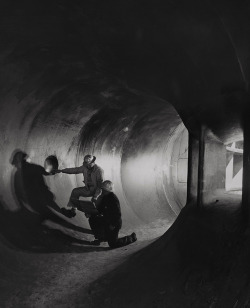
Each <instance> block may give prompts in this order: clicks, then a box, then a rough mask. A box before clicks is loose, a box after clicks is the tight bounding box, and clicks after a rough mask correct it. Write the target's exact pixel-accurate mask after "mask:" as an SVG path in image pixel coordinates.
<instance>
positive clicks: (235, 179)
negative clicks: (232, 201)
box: [225, 140, 243, 195]
mask: <svg viewBox="0 0 250 308" xmlns="http://www.w3.org/2000/svg"><path fill="white" fill-rule="evenodd" d="M226 150H227V153H226V156H227V157H226V159H227V163H226V181H225V188H226V191H228V192H230V193H234V194H240V195H241V194H242V176H243V140H240V141H236V142H232V143H230V144H228V145H227V146H226Z"/></svg>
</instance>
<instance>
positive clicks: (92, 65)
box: [0, 0, 250, 142]
mask: <svg viewBox="0 0 250 308" xmlns="http://www.w3.org/2000/svg"><path fill="white" fill-rule="evenodd" d="M0 9H1V10H0V11H1V27H0V33H1V46H0V48H1V51H0V54H1V63H2V67H3V71H4V76H5V77H4V80H1V84H2V91H5V92H7V91H9V89H10V88H11V87H12V86H13V87H17V88H18V89H19V90H18V91H17V93H16V96H17V97H18V99H20V100H21V99H22V98H24V97H25V96H27V95H28V93H29V92H30V91H32V90H33V89H35V84H37V83H39V84H40V90H39V91H37V92H36V96H38V97H39V96H43V97H46V91H47V92H50V91H55V90H56V89H59V88H64V87H67V86H68V85H72V84H74V85H75V87H84V88H85V89H86V90H87V91H89V92H90V93H93V92H101V91H105V90H106V89H107V88H108V87H109V88H110V87H111V86H112V88H113V89H120V88H122V87H129V88H133V89H138V90H141V91H144V92H146V93H149V94H150V95H152V94H153V95H155V96H158V97H161V98H163V99H165V100H167V101H169V102H171V103H172V104H173V105H174V106H175V108H176V109H177V111H178V112H179V113H180V115H181V117H182V119H183V121H184V123H185V124H186V126H187V127H188V128H189V129H191V130H193V131H194V132H195V130H196V123H197V122H198V121H200V122H203V123H206V124H207V125H208V126H209V127H210V128H211V129H212V131H213V132H214V133H215V134H217V136H218V137H219V138H221V140H222V141H224V142H229V141H230V138H231V137H232V136H233V135H234V134H235V133H239V136H240V135H241V129H240V121H239V117H240V112H241V108H239V107H240V106H243V105H244V103H242V102H244V101H245V100H246V99H245V97H246V94H245V93H246V92H247V88H248V82H249V73H250V72H249V61H250V58H249V54H250V53H249V51H250V41H249V39H248V38H249V37H250V25H249V24H250V18H249V12H250V3H249V2H248V1H223V0H217V1H205V0H204V1H201V0H199V1H198V0H191V1H186V0H180V1H174V0H168V1H166V0H164V1H163V0H157V1H155V0H154V1H135V0H131V1H128V0H126V1H125V0H124V1H76V0H73V1H66V0H60V1H59V0H55V1H49V2H46V1H39V2H38V1H2V2H1V7H0ZM8 75H9V76H10V78H9V80H7V79H8V78H7V79H6V76H8ZM13 75H15V76H16V78H14V79H13ZM1 79H2V78H1ZM45 89H46V90H45ZM117 91H118V94H117V95H119V90H117ZM121 95H122V94H121Z"/></svg>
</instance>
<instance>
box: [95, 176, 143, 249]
mask: <svg viewBox="0 0 250 308" xmlns="http://www.w3.org/2000/svg"><path fill="white" fill-rule="evenodd" d="M113 189H114V184H113V183H112V182H111V181H104V182H103V183H102V194H101V195H100V197H99V198H93V199H92V200H93V202H94V203H95V206H96V208H97V210H98V212H99V215H92V216H91V217H90V219H89V223H90V227H91V228H92V230H93V233H94V235H95V238H96V239H95V241H93V242H92V243H93V244H95V245H99V244H100V242H101V241H107V242H108V244H109V246H110V248H118V247H122V246H125V245H129V244H131V243H133V242H135V241H136V240H137V238H136V234H135V233H134V232H133V233H132V234H131V235H128V236H124V237H122V238H118V234H119V231H120V229H121V227H122V218H121V208H120V202H119V200H118V198H117V196H116V195H115V194H114V192H113Z"/></svg>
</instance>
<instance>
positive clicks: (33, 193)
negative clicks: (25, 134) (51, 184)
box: [11, 150, 60, 217]
mask: <svg viewBox="0 0 250 308" xmlns="http://www.w3.org/2000/svg"><path fill="white" fill-rule="evenodd" d="M27 160H28V155H27V154H26V153H24V152H22V151H20V150H17V151H15V152H14V153H13V155H12V158H11V164H12V165H13V166H15V167H16V169H17V170H16V172H15V176H14V183H13V184H14V193H15V195H16V197H17V199H18V201H19V203H20V204H26V205H28V206H30V207H31V209H32V210H35V211H36V212H37V213H39V214H41V215H42V216H44V217H47V216H49V215H50V214H51V211H50V210H49V209H48V207H51V208H53V209H55V210H56V211H58V212H59V211H60V208H59V207H58V205H57V204H56V203H55V201H54V195H53V194H52V192H51V191H50V190H49V188H48V186H47V185H46V183H45V181H44V178H43V176H44V175H45V176H47V175H53V174H54V172H53V170H52V169H51V170H50V171H51V172H47V171H46V170H45V169H44V168H43V167H42V166H39V165H36V164H32V163H29V162H28V161H27Z"/></svg>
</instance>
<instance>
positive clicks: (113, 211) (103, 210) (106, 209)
mask: <svg viewBox="0 0 250 308" xmlns="http://www.w3.org/2000/svg"><path fill="white" fill-rule="evenodd" d="M98 211H99V212H100V214H102V215H103V217H104V220H105V224H106V225H108V226H110V225H112V226H114V227H119V228H121V226H122V220H121V207H120V202H119V199H118V198H117V197H116V195H115V194H114V193H113V192H110V193H108V194H107V195H104V196H102V200H101V202H100V204H99V206H98Z"/></svg>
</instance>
